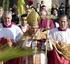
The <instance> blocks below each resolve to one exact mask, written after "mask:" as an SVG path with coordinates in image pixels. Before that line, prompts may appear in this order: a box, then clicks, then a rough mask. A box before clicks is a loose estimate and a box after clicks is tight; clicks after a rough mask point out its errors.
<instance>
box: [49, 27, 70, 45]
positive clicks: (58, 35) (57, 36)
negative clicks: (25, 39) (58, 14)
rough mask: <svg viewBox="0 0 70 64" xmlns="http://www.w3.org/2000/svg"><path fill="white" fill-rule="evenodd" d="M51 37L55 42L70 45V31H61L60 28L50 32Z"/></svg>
mask: <svg viewBox="0 0 70 64" xmlns="http://www.w3.org/2000/svg"><path fill="white" fill-rule="evenodd" d="M50 37H51V38H52V39H53V40H55V41H61V42H63V43H65V44H70V29H69V28H68V29H67V30H66V31H59V30H58V28H55V29H52V30H51V31H50Z"/></svg>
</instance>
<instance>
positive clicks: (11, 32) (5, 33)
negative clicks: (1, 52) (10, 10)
mask: <svg viewBox="0 0 70 64" xmlns="http://www.w3.org/2000/svg"><path fill="white" fill-rule="evenodd" d="M22 35H23V32H22V31H21V29H20V28H19V27H18V26H16V25H12V26H11V27H9V28H4V27H3V26H2V24H0V38H3V37H8V38H10V39H12V40H14V42H16V41H18V40H19V39H20V38H21V37H22Z"/></svg>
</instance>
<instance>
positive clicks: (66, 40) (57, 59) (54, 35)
mask: <svg viewBox="0 0 70 64" xmlns="http://www.w3.org/2000/svg"><path fill="white" fill-rule="evenodd" d="M50 38H51V39H52V40H53V41H54V42H53V43H54V44H59V45H62V46H63V44H64V46H65V45H69V44H70V28H68V19H67V16H66V15H62V16H60V17H59V27H57V28H54V29H52V30H51V31H50ZM57 49H58V48H57ZM68 52H69V51H68ZM48 64H70V60H68V59H66V58H65V57H64V56H63V55H62V54H61V53H59V52H58V51H57V50H56V48H55V47H53V50H51V51H49V52H48Z"/></svg>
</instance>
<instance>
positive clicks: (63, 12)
mask: <svg viewBox="0 0 70 64" xmlns="http://www.w3.org/2000/svg"><path fill="white" fill-rule="evenodd" d="M64 14H65V5H64V3H61V5H60V7H59V11H58V15H59V16H60V15H64Z"/></svg>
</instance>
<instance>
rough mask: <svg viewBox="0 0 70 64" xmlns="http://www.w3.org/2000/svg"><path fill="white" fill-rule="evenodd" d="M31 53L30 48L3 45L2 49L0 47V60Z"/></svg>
mask: <svg viewBox="0 0 70 64" xmlns="http://www.w3.org/2000/svg"><path fill="white" fill-rule="evenodd" d="M32 54H33V50H32V49H31V48H27V49H21V48H18V47H8V46H5V47H3V49H2V48H0V61H7V60H10V59H14V58H17V57H22V56H29V55H32Z"/></svg>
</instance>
